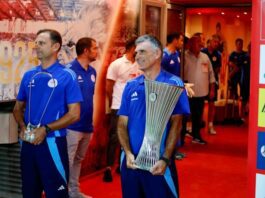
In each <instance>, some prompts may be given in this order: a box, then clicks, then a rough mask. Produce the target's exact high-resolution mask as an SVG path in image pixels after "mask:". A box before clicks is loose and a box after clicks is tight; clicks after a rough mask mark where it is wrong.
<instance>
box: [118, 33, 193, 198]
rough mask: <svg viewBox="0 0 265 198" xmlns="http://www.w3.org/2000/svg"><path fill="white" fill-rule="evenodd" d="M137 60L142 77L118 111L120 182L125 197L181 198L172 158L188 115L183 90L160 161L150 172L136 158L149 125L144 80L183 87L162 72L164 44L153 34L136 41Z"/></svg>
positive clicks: (128, 87)
mask: <svg viewBox="0 0 265 198" xmlns="http://www.w3.org/2000/svg"><path fill="white" fill-rule="evenodd" d="M135 52H136V57H135V60H136V62H137V63H138V65H139V69H141V70H142V71H143V75H140V76H139V77H137V78H135V79H133V80H131V81H129V82H128V83H127V85H126V87H125V89H124V92H123V96H122V102H121V106H120V109H119V111H118V114H119V121H118V136H119V140H120V143H121V146H122V147H123V149H124V151H123V154H122V159H121V183H122V194H123V197H124V198H130V197H131V198H135V197H152V198H160V197H167V198H173V197H178V183H177V173H176V167H175V163H174V158H173V157H172V155H173V152H174V149H175V145H176V141H177V139H178V137H179V134H180V130H181V119H182V114H188V113H189V104H188V97H187V94H186V91H183V92H182V94H181V95H180V98H179V100H178V102H177V104H176V106H175V107H174V110H173V113H172V114H171V116H170V119H169V122H168V126H169V127H167V128H166V130H165V134H164V138H163V139H162V141H161V146H160V159H159V160H158V161H157V162H156V163H155V164H154V165H153V166H152V167H151V168H150V171H146V170H142V169H139V167H138V166H137V165H136V163H135V159H136V157H137V156H138V154H139V150H140V147H141V145H142V143H143V139H144V134H145V125H146V119H145V116H146V111H147V110H146V103H145V82H144V81H145V80H151V81H158V82H163V83H167V84H170V85H175V86H181V87H184V84H183V82H182V80H181V79H180V78H178V77H177V76H174V75H173V74H170V73H168V72H166V71H164V70H162V69H161V58H162V45H161V43H160V41H159V40H157V39H156V38H155V37H153V36H150V35H143V36H140V37H139V38H138V39H137V40H136V49H135Z"/></svg>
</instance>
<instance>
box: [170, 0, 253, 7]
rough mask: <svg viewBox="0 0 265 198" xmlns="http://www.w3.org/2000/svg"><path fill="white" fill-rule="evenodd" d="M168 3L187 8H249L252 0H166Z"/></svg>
mask: <svg viewBox="0 0 265 198" xmlns="http://www.w3.org/2000/svg"><path fill="white" fill-rule="evenodd" d="M167 2H168V3H172V4H178V5H184V6H187V7H213V6H219V7H220V6H223V7H229V6H231V7H232V6H250V5H251V3H252V0H167Z"/></svg>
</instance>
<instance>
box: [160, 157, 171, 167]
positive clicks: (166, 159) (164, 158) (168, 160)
mask: <svg viewBox="0 0 265 198" xmlns="http://www.w3.org/2000/svg"><path fill="white" fill-rule="evenodd" d="M159 160H163V161H164V162H165V163H166V164H167V166H168V165H169V164H170V159H168V158H166V157H164V156H161V157H160V158H159Z"/></svg>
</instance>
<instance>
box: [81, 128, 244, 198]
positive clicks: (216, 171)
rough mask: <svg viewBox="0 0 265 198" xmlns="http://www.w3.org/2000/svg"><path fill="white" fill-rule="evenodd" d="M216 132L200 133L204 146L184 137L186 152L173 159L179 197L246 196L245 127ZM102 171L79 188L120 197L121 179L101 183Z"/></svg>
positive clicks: (103, 196) (98, 197)
mask: <svg viewBox="0 0 265 198" xmlns="http://www.w3.org/2000/svg"><path fill="white" fill-rule="evenodd" d="M216 129H217V135H215V136H214V135H208V134H206V133H204V132H203V136H204V138H205V140H207V141H208V144H207V145H198V144H192V143H191V142H190V140H189V139H188V138H187V139H186V144H185V147H184V148H182V149H181V151H183V152H185V153H186V154H187V157H186V158H185V159H183V160H179V161H176V163H177V168H178V173H179V183H180V197H181V198H246V192H247V138H248V137H247V127H246V126H241V127H236V126H218V127H216ZM102 176H103V172H99V173H98V174H96V175H93V176H89V177H84V178H82V179H81V189H82V191H83V192H84V193H85V194H88V195H90V196H92V197H93V198H121V187H120V178H119V175H117V174H116V173H115V174H114V181H113V182H112V183H104V182H102Z"/></svg>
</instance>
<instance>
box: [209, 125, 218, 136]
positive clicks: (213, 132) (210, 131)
mask: <svg viewBox="0 0 265 198" xmlns="http://www.w3.org/2000/svg"><path fill="white" fill-rule="evenodd" d="M208 132H209V134H211V135H216V131H215V130H214V128H213V127H209V131H208Z"/></svg>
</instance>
